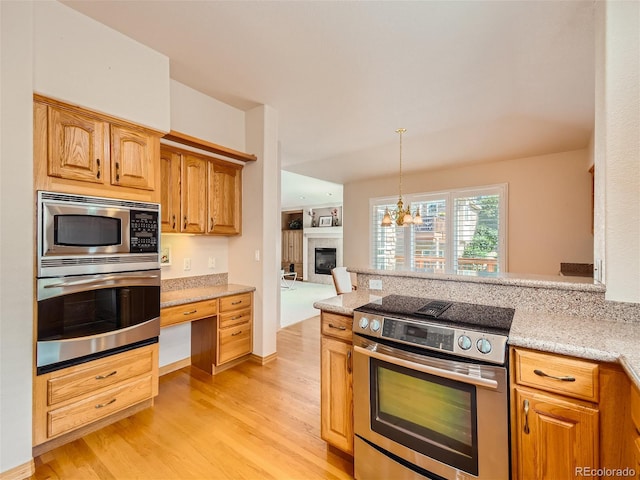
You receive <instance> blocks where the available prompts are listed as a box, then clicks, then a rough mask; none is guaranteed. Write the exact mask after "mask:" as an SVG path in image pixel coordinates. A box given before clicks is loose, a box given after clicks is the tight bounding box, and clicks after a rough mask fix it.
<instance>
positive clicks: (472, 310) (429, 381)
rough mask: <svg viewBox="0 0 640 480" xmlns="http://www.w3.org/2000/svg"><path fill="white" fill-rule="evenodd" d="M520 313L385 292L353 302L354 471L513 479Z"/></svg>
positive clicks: (369, 479)
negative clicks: (511, 356)
mask: <svg viewBox="0 0 640 480" xmlns="http://www.w3.org/2000/svg"><path fill="white" fill-rule="evenodd" d="M513 314H514V310H513V309H510V308H499V307H488V306H483V305H474V304H469V303H458V302H445V301H440V300H430V299H425V298H418V297H406V296H401V295H389V296H387V297H384V298H382V299H381V300H379V301H376V302H373V303H369V304H367V305H364V306H362V307H360V308H357V309H355V312H354V319H353V344H354V355H353V389H354V430H355V435H356V438H355V452H354V462H355V477H356V479H358V480H373V479H381V480H382V479H389V478H393V479H397V480H402V479H422V478H425V479H452V480H453V479H458V480H459V479H481V480H487V479H491V480H499V479H505V480H506V479H508V478H509V471H510V468H509V407H508V362H507V359H508V355H507V339H508V334H509V329H510V327H511V322H512V320H513Z"/></svg>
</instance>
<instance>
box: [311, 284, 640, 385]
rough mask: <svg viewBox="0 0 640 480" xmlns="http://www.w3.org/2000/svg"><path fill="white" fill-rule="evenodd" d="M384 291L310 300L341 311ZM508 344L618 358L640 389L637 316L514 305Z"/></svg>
mask: <svg viewBox="0 0 640 480" xmlns="http://www.w3.org/2000/svg"><path fill="white" fill-rule="evenodd" d="M385 295H386V294H385V293H384V292H383V291H380V290H376V295H372V294H370V292H369V291H367V290H358V291H356V292H351V293H346V294H344V295H339V296H337V297H331V298H328V299H326V300H320V301H317V302H315V303H314V304H313V306H314V307H315V308H318V309H320V310H325V311H327V312H332V313H338V314H342V315H353V310H354V309H355V308H357V307H360V306H362V305H366V304H367V303H369V302H372V301H375V300H376V299H379V298H381V297H383V296H385ZM509 345H513V346H516V347H525V348H531V349H535V350H541V351H545V352H551V353H558V354H563V355H570V356H574V357H578V358H584V359H589V360H596V361H601V362H617V363H620V365H621V366H622V367H623V368H624V370H625V371H626V372H627V374H628V375H629V377H630V378H631V380H632V381H633V382H634V383H635V385H636V386H637V387H638V388H639V389H640V318H634V319H628V321H611V320H602V319H596V318H587V317H585V318H583V317H577V316H571V315H556V314H546V313H533V312H526V311H520V310H519V309H517V308H516V312H515V315H514V318H513V324H512V325H511V331H510V333H509Z"/></svg>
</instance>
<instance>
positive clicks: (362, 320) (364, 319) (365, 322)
mask: <svg viewBox="0 0 640 480" xmlns="http://www.w3.org/2000/svg"><path fill="white" fill-rule="evenodd" d="M358 325H360V328H361V329H362V330H365V329H366V328H367V327H368V326H369V319H368V318H367V317H361V318H360V322H358Z"/></svg>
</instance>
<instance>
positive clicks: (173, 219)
mask: <svg viewBox="0 0 640 480" xmlns="http://www.w3.org/2000/svg"><path fill="white" fill-rule="evenodd" d="M171 220H172V221H173V225H172V226H171V228H173V229H175V228H176V216H175V214H174V215H171Z"/></svg>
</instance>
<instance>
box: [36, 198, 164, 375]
mask: <svg viewBox="0 0 640 480" xmlns="http://www.w3.org/2000/svg"><path fill="white" fill-rule="evenodd" d="M37 207H38V225H37V238H38V242H37V248H38V252H37V259H38V270H37V278H36V283H37V286H36V287H37V302H38V306H37V344H36V367H37V373H38V374H42V373H46V372H49V371H53V370H57V369H60V368H64V367H67V366H70V365H74V364H78V363H82V362H85V361H88V360H92V359H95V358H99V357H102V356H106V355H110V354H113V353H117V352H120V351H124V350H129V349H132V348H136V347H138V346H142V345H146V344H150V343H156V342H157V341H158V336H159V334H160V269H159V267H160V264H159V253H158V252H159V221H158V218H159V213H160V205H158V204H155V203H143V202H131V201H127V200H116V199H108V198H98V197H85V196H79V195H68V194H58V193H53V192H38V203H37Z"/></svg>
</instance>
